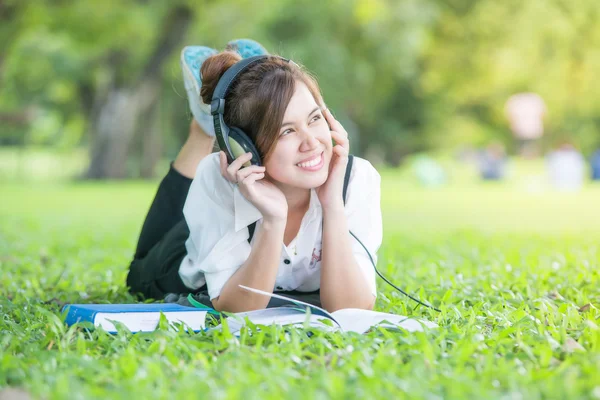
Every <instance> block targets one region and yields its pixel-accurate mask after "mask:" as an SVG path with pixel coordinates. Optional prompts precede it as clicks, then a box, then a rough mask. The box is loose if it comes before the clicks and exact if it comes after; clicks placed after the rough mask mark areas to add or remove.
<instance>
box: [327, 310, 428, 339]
mask: <svg viewBox="0 0 600 400" xmlns="http://www.w3.org/2000/svg"><path fill="white" fill-rule="evenodd" d="M331 314H332V315H333V316H334V317H335V319H336V320H337V321H338V322H339V323H340V325H341V326H342V329H344V331H346V332H356V333H365V332H366V331H368V330H369V329H371V328H372V327H375V326H380V327H383V328H402V329H405V330H407V331H409V332H416V331H423V330H424V328H425V327H426V328H437V327H438V326H437V324H435V323H433V322H429V321H422V320H418V319H413V318H409V317H405V316H402V315H395V314H388V313H382V312H377V311H370V310H362V309H357V308H345V309H343V310H337V311H334V312H332V313H331ZM384 321H385V322H384Z"/></svg>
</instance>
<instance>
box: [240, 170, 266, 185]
mask: <svg viewBox="0 0 600 400" xmlns="http://www.w3.org/2000/svg"><path fill="white" fill-rule="evenodd" d="M264 177H265V173H264V172H258V173H254V174H251V175H250V176H247V177H246V178H244V180H243V181H242V183H243V184H244V185H245V186H248V185H252V184H253V183H254V182H256V181H258V180H260V179H262V178H264Z"/></svg>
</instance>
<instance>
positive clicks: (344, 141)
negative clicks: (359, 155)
mask: <svg viewBox="0 0 600 400" xmlns="http://www.w3.org/2000/svg"><path fill="white" fill-rule="evenodd" d="M331 138H332V139H333V140H334V141H335V144H336V145H338V144H339V145H341V146H343V147H345V148H346V149H350V141H349V140H348V138H347V137H346V136H344V135H342V134H340V133H339V132H337V131H331Z"/></svg>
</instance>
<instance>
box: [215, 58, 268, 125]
mask: <svg viewBox="0 0 600 400" xmlns="http://www.w3.org/2000/svg"><path fill="white" fill-rule="evenodd" d="M268 57H269V56H254V57H249V58H245V59H243V60H241V61H238V62H237V63H235V64H233V65H232V66H231V67H230V68H229V69H227V71H225V73H224V74H223V76H222V77H221V79H219V82H218V83H217V87H216V88H215V91H214V92H213V97H212V101H211V103H210V113H211V114H212V115H215V114H217V113H219V114H223V113H224V112H225V96H226V95H227V92H228V91H229V89H230V87H231V84H232V83H233V82H235V80H236V79H237V77H238V76H239V75H240V74H241V73H242V72H244V70H245V69H246V68H248V67H250V66H251V65H254V64H256V63H258V62H261V61H265V60H266V59H267V58H268Z"/></svg>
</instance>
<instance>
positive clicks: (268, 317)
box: [227, 307, 337, 333]
mask: <svg viewBox="0 0 600 400" xmlns="http://www.w3.org/2000/svg"><path fill="white" fill-rule="evenodd" d="M246 318H248V320H249V321H251V322H252V323H253V324H255V325H272V324H275V325H281V326H283V325H302V324H304V322H305V321H306V318H307V315H306V311H303V310H297V309H294V308H291V307H278V308H266V309H263V310H255V311H248V312H242V313H236V314H232V316H231V317H229V318H227V324H228V326H229V330H230V332H231V333H237V332H238V331H239V330H240V329H241V328H242V326H244V325H245V319H246ZM322 319H326V318H325V317H323V316H320V315H314V314H311V315H310V317H309V323H310V326H313V327H326V328H330V329H337V327H335V328H333V327H329V326H327V325H325V324H323V323H321V322H319V320H322Z"/></svg>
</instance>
